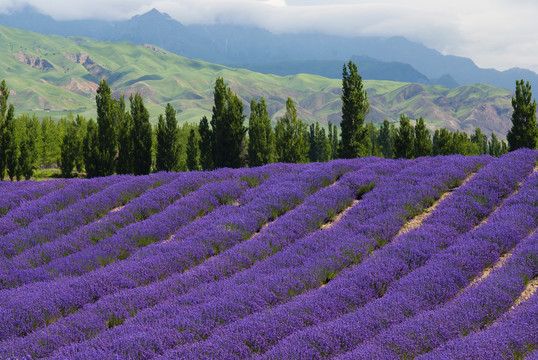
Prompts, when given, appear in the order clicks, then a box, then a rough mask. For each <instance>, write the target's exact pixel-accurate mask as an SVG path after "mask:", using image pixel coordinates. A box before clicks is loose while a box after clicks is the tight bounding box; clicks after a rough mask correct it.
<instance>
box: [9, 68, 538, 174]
mask: <svg viewBox="0 0 538 360" xmlns="http://www.w3.org/2000/svg"><path fill="white" fill-rule="evenodd" d="M530 90H531V88H530V84H529V83H528V82H527V83H524V82H523V80H521V81H517V82H516V93H515V97H513V98H512V106H513V108H514V112H513V115H512V123H513V126H512V129H511V130H510V132H509V133H508V135H507V139H508V146H507V144H506V143H504V141H499V140H498V139H497V138H496V137H495V135H494V134H492V135H491V139H488V137H487V136H486V135H485V134H483V133H482V132H481V131H480V129H479V128H477V129H475V132H474V133H473V134H472V135H470V136H469V135H467V134H466V133H465V132H459V131H456V132H451V131H448V130H447V129H445V128H443V129H440V130H436V131H435V132H434V133H433V136H432V133H431V132H430V131H429V130H428V129H427V128H426V125H425V123H424V120H423V119H422V118H419V119H417V120H415V125H414V126H413V125H412V124H411V121H413V120H411V119H409V118H408V117H406V116H405V115H401V117H400V121H399V124H398V125H399V126H398V127H396V126H395V124H390V123H389V121H388V120H385V121H384V122H383V124H382V125H381V127H379V128H378V127H376V126H375V125H374V124H373V122H369V123H367V122H366V121H365V119H366V115H367V114H368V111H369V102H368V99H367V93H366V91H365V90H364V88H363V83H362V78H361V76H360V75H359V74H358V70H357V66H356V65H355V64H354V63H353V62H351V61H350V62H349V63H347V64H345V65H344V67H343V72H342V96H341V99H342V120H341V123H340V127H341V132H340V136H338V135H339V134H338V130H337V126H336V125H333V124H331V123H330V122H329V127H328V135H327V133H326V131H325V129H324V128H322V127H321V126H320V125H319V123H317V122H316V123H315V124H311V125H309V126H307V125H306V124H305V123H304V122H303V121H302V120H301V119H300V118H299V117H298V115H297V110H296V108H295V104H294V102H293V100H292V99H291V98H288V99H287V101H286V110H285V113H284V116H282V117H280V118H279V119H277V121H276V125H275V126H274V128H273V126H272V122H271V119H270V117H269V113H268V110H267V105H266V103H265V100H264V98H263V97H262V98H260V99H259V100H255V99H252V101H251V105H250V108H251V112H250V116H249V119H248V127H246V126H245V125H244V124H245V120H246V117H245V115H243V103H242V101H241V99H240V98H239V97H238V96H237V95H236V94H235V93H233V92H232V90H231V89H230V88H229V87H228V86H227V85H226V84H225V82H224V79H223V78H221V77H219V78H217V79H216V82H215V89H214V106H213V111H212V116H211V119H210V120H208V118H207V117H203V118H202V119H201V121H200V123H199V125H198V126H191V128H190V131H189V135H188V140H187V144H186V168H188V169H189V170H198V169H200V168H201V169H204V170H210V169H214V168H220V167H231V168H238V167H243V166H251V167H252V166H260V165H264V164H268V163H271V162H276V161H281V162H294V163H298V162H308V161H328V160H331V159H334V158H355V157H361V156H370V155H373V156H383V157H386V158H414V157H419V156H427V155H449V154H455V153H457V154H463V155H480V154H486V153H489V154H491V155H494V156H499V155H501V154H503V153H505V152H507V151H508V150H509V149H510V150H515V149H517V148H519V147H528V148H536V145H537V143H538V128H537V127H536V115H535V113H536V102H535V101H534V102H531V97H532V94H531V91H530ZM8 97H9V90H8V89H7V86H6V84H5V81H2V83H1V84H0V140H1V141H0V175H1V178H2V179H3V177H4V173H5V171H6V170H7V172H8V176H9V177H10V178H11V179H12V180H13V179H14V178H15V177H17V178H21V177H23V176H25V177H26V178H29V177H30V176H31V175H32V173H33V171H34V169H35V168H36V166H35V164H36V160H35V159H33V157H35V155H34V154H35V153H37V151H36V147H37V145H36V143H35V138H36V136H33V135H32V134H31V133H32V131H33V130H32V128H33V127H35V126H34V125H35V122H36V121H35V119H33V120H30V118H29V117H27V118H28V119H26V120H25V121H24V123H25V125H24V128H25V130H24V131H23V133H25V136H23V137H22V139H15V138H16V137H15V135H14V133H15V131H14V128H15V127H16V126H15V125H14V124H15V121H14V118H13V114H14V108H13V105H9V106H8V101H7V100H8ZM129 103H130V107H129V109H127V107H126V104H125V99H124V97H123V96H120V98H119V99H114V98H113V97H112V94H111V89H110V87H109V86H108V84H107V82H106V80H102V81H101V82H100V84H99V88H98V90H97V95H96V105H97V121H93V120H90V121H89V122H87V121H86V120H85V119H84V118H82V117H79V116H77V118H76V120H73V119H72V120H71V121H68V122H67V123H66V125H65V126H64V128H65V129H64V133H63V135H62V137H61V142H60V147H61V156H60V158H59V159H58V165H59V167H60V168H61V170H62V175H64V176H71V174H72V172H73V170H74V169H77V170H78V171H79V172H81V171H82V170H84V171H85V172H86V174H87V176H88V177H94V176H107V175H111V174H114V173H118V174H129V173H132V174H137V175H140V174H148V173H149V172H151V171H153V170H156V171H162V170H165V171H176V170H179V167H178V159H179V156H180V152H181V151H182V150H183V149H182V147H181V145H180V144H179V137H178V127H177V121H176V118H175V110H174V109H173V107H172V106H171V105H170V104H168V105H167V106H166V109H165V114H164V116H163V115H160V116H159V121H158V124H157V127H156V129H155V130H153V129H152V126H151V125H150V122H149V113H148V111H147V109H146V107H145V106H144V102H143V99H142V97H141V96H140V94H138V93H137V94H134V95H131V96H130V97H129ZM43 125H46V122H44V123H43ZM20 132H21V131H19V133H20ZM153 132H155V134H153ZM247 133H248V137H247ZM19 137H20V136H19ZM154 140H155V144H154V143H153V142H154ZM152 150H153V151H152ZM154 153H155V154H154ZM154 157H155V161H153V158H154Z"/></svg>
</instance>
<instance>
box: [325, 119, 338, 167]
mask: <svg viewBox="0 0 538 360" xmlns="http://www.w3.org/2000/svg"><path fill="white" fill-rule="evenodd" d="M327 137H328V139H329V160H333V159H336V158H338V127H337V126H336V124H333V123H331V122H330V121H329V134H328V136H327Z"/></svg>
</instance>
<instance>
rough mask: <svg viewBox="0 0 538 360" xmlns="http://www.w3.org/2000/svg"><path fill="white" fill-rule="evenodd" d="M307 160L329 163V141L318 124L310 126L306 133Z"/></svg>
mask: <svg viewBox="0 0 538 360" xmlns="http://www.w3.org/2000/svg"><path fill="white" fill-rule="evenodd" d="M308 142H309V145H310V146H309V150H308V158H309V159H310V161H311V162H325V161H329V151H330V149H329V139H327V135H326V133H325V129H323V128H322V127H321V126H320V125H319V122H317V121H316V123H315V124H310V126H309V131H308Z"/></svg>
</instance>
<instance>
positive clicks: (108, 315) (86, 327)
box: [2, 160, 369, 356]
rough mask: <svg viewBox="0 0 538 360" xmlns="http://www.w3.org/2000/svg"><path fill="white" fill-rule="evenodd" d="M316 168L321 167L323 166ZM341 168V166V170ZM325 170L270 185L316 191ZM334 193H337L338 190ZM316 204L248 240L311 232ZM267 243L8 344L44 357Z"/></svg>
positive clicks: (235, 264) (211, 276)
mask: <svg viewBox="0 0 538 360" xmlns="http://www.w3.org/2000/svg"><path fill="white" fill-rule="evenodd" d="M365 162H369V160H361V161H359V162H357V165H354V166H353V167H352V168H357V167H360V166H361V164H362V163H365ZM349 163H350V162H349V161H347V162H342V163H341V165H338V166H337V165H334V164H336V162H334V163H333V165H331V166H332V167H334V170H333V175H332V176H333V180H334V178H335V177H338V176H339V173H342V172H345V171H348V170H350V169H344V167H346V168H349V167H350V166H349ZM309 166H310V165H309ZM301 167H304V166H301ZM316 167H318V168H320V167H319V166H316ZM338 167H339V168H340V169H338ZM294 168H295V167H294ZM306 169H307V168H304V169H303V170H306ZM334 171H336V172H334ZM319 175H321V173H320V172H319V171H317V172H314V173H312V172H310V174H309V173H308V171H305V172H304V173H303V174H300V175H297V176H295V178H296V180H295V181H291V180H292V178H290V176H275V177H271V178H269V179H267V184H268V186H269V185H271V184H272V185H275V186H277V185H278V184H280V186H281V187H282V186H285V184H284V183H287V185H289V186H290V187H291V188H292V189H293V188H295V187H297V185H299V184H300V183H304V185H302V187H306V188H307V189H308V191H309V192H311V191H312V189H313V188H312V184H313V183H318V184H319V179H320V178H321V176H319ZM285 178H288V180H287V181H285V182H284V181H283V180H284V179H285ZM301 179H302V180H301ZM325 185H326V184H325ZM319 186H320V185H317V187H319ZM331 188H332V187H330V188H327V190H328V189H331ZM260 189H261V190H263V189H262V187H260V188H259V189H253V190H251V191H249V192H248V193H247V194H245V195H244V196H243V197H242V199H241V200H243V201H242V204H243V205H241V207H242V206H244V205H246V204H245V202H248V201H249V200H251V199H255V198H257V196H254V195H255V194H254V193H255V192H257V193H258V196H262V195H263V194H264V191H260ZM270 194H271V192H269V193H268V195H270ZM331 194H334V192H333V193H331ZM264 199H265V202H266V206H261V205H262V204H260V203H259V201H258V202H257V203H253V205H255V206H256V207H259V208H260V209H263V208H265V209H269V210H270V208H271V207H272V206H274V205H272V204H273V203H274V200H273V199H272V198H271V196H265V197H264ZM311 203H312V204H311V206H306V207H302V206H300V207H299V208H297V209H296V210H297V211H296V210H293V211H291V212H289V213H288V214H295V216H291V217H290V216H286V215H285V216H283V217H280V218H278V219H277V220H276V221H275V222H273V223H272V224H270V225H269V226H267V227H264V228H263V229H262V230H261V232H260V233H259V234H257V235H256V236H254V237H251V239H249V240H247V241H246V242H245V244H246V243H249V242H250V243H252V244H253V245H255V246H256V245H257V244H260V245H261V244H264V239H265V241H266V242H269V243H271V242H272V243H274V244H275V246H276V243H277V241H281V242H282V243H283V242H285V241H286V240H288V241H290V240H291V239H285V238H281V236H280V235H281V234H283V233H284V232H285V231H286V229H288V230H289V229H290V227H291V228H292V229H294V232H295V234H297V235H300V234H301V233H305V232H307V231H308V230H309V225H310V226H311V225H312V223H316V220H314V221H310V224H309V222H308V221H305V220H307V219H309V217H310V216H311V217H316V216H321V214H320V212H321V211H320V210H319V203H317V202H316V201H311ZM316 203H317V204H318V208H317V209H316V208H315V207H314V204H316ZM283 205H284V204H283ZM301 208H302V209H301ZM275 210H277V209H273V210H270V211H269V213H274V211H275ZM308 210H316V212H315V213H314V214H312V215H310V214H309V212H308ZM279 211H280V210H279ZM281 211H284V209H282V210H281ZM328 211H330V210H328ZM325 214H327V212H325ZM303 216H304V218H303V222H302V223H300V226H298V225H297V224H295V222H294V221H297V220H299V219H301V217H303ZM286 218H289V219H288V221H286ZM301 227H302V228H301ZM267 247H268V246H267V243H266V244H265V246H264V247H263V248H259V249H256V247H250V248H248V247H245V246H241V248H242V249H245V250H247V249H250V253H251V254H250V255H249V253H244V252H243V251H234V250H233V249H235V248H233V249H232V250H230V251H226V252H223V253H221V254H219V255H217V256H214V257H211V258H210V259H208V260H207V261H205V262H204V263H202V265H201V266H198V267H195V268H193V269H191V270H188V271H185V272H183V273H179V274H176V275H173V276H171V277H170V278H168V279H166V280H164V281H159V282H157V283H153V284H151V285H149V286H144V287H140V288H134V289H126V290H124V291H122V292H119V293H117V294H112V295H109V296H107V297H104V298H103V299H101V300H100V301H98V302H97V303H95V304H88V305H86V306H85V307H84V309H82V310H81V311H79V312H77V313H75V314H72V315H70V316H68V317H66V318H65V319H61V320H60V321H59V322H58V323H57V324H54V325H52V326H49V327H47V328H45V329H43V330H42V331H39V332H36V333H34V334H30V335H29V336H28V337H26V338H23V339H14V340H12V341H11V342H8V344H6V346H5V347H6V348H11V349H13V350H11V351H12V352H11V353H12V354H19V355H21V354H24V353H25V352H26V351H30V352H31V353H34V354H40V356H43V355H46V354H48V353H50V352H51V351H52V350H54V349H56V348H57V347H59V346H62V345H65V344H66V342H68V341H80V340H83V339H85V338H86V337H87V336H88V334H91V336H93V335H95V334H97V333H99V332H101V331H104V330H106V329H107V328H108V326H113V325H114V324H116V323H121V322H122V321H123V320H124V319H125V318H126V317H129V316H130V314H135V313H136V312H137V311H140V310H142V309H143V308H146V307H148V306H151V305H153V304H155V303H156V302H159V301H162V300H164V299H166V298H167V297H170V296H172V295H173V294H177V293H178V292H185V291H186V290H187V289H189V288H190V287H194V286H197V285H199V284H201V283H204V282H210V281H214V280H216V279H218V278H219V277H226V276H228V275H229V273H228V272H229V271H237V270H239V269H241V268H242V267H243V266H244V267H246V266H248V265H247V261H246V259H247V258H249V259H250V261H253V262H254V261H256V251H257V250H259V254H258V255H261V254H263V252H265V251H267ZM236 248H237V247H236ZM269 253H271V249H269ZM135 265H136V263H132V264H131V266H135ZM226 266H229V268H228V270H229V271H224V269H225V267H226ZM147 270H149V269H146V271H147ZM143 271H144V268H143V267H142V268H141V269H140V270H138V271H137V272H139V273H141V272H143ZM155 275H158V274H155ZM66 330H67V331H66ZM43 342H46V343H47V346H46V347H42V346H40V345H39V343H43ZM2 347H4V346H2ZM8 353H10V352H8Z"/></svg>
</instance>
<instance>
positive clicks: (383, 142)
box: [377, 119, 394, 159]
mask: <svg viewBox="0 0 538 360" xmlns="http://www.w3.org/2000/svg"><path fill="white" fill-rule="evenodd" d="M393 130H394V129H393V126H391V125H390V123H389V120H388V119H385V120H383V124H381V127H380V128H379V136H378V138H377V144H378V146H379V151H381V154H382V155H383V157H384V158H386V159H392V157H393V155H394V145H393V139H392V134H393V132H394V131H393Z"/></svg>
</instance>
